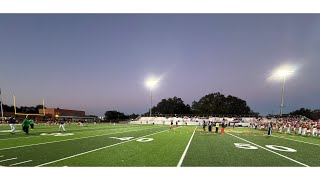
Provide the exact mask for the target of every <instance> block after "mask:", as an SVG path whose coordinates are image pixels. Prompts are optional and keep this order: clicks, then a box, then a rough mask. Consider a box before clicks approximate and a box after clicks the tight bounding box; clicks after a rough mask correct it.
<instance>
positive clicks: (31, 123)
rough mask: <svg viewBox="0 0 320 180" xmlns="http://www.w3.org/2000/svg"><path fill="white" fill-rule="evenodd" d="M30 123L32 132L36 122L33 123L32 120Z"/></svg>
mask: <svg viewBox="0 0 320 180" xmlns="http://www.w3.org/2000/svg"><path fill="white" fill-rule="evenodd" d="M29 121H30V128H31V130H32V129H33V128H34V122H33V120H32V119H30V120H29Z"/></svg>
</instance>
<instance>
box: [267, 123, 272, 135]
mask: <svg viewBox="0 0 320 180" xmlns="http://www.w3.org/2000/svg"><path fill="white" fill-rule="evenodd" d="M271 132H272V122H269V123H268V136H271Z"/></svg>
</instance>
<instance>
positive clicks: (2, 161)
mask: <svg viewBox="0 0 320 180" xmlns="http://www.w3.org/2000/svg"><path fill="white" fill-rule="evenodd" d="M13 159H17V158H16V157H15V158H10V159H4V160H1V161H0V162H5V161H10V160H13Z"/></svg>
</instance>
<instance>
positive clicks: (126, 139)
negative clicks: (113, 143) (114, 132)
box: [110, 137, 153, 142]
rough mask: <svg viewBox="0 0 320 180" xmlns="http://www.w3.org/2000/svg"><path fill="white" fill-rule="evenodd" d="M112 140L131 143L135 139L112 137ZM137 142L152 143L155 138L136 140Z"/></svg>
mask: <svg viewBox="0 0 320 180" xmlns="http://www.w3.org/2000/svg"><path fill="white" fill-rule="evenodd" d="M110 138H112V139H118V140H121V141H129V140H131V139H133V138H134V137H110ZM136 141H137V142H150V141H153V138H139V139H137V140H136Z"/></svg>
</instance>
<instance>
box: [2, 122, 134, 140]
mask: <svg viewBox="0 0 320 180" xmlns="http://www.w3.org/2000/svg"><path fill="white" fill-rule="evenodd" d="M132 126H133V127H138V126H134V125H132ZM129 128H130V127H121V128H110V129H109V128H98V130H94V129H93V130H91V131H80V132H77V134H79V133H86V132H93V131H105V130H110V131H113V130H119V129H129ZM73 130H78V129H71V130H69V129H68V131H73ZM56 132H57V131H44V132H38V133H56ZM3 135H7V134H3ZM37 137H42V136H41V135H39V136H28V137H16V138H6V139H0V141H4V140H11V139H24V138H37Z"/></svg>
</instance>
